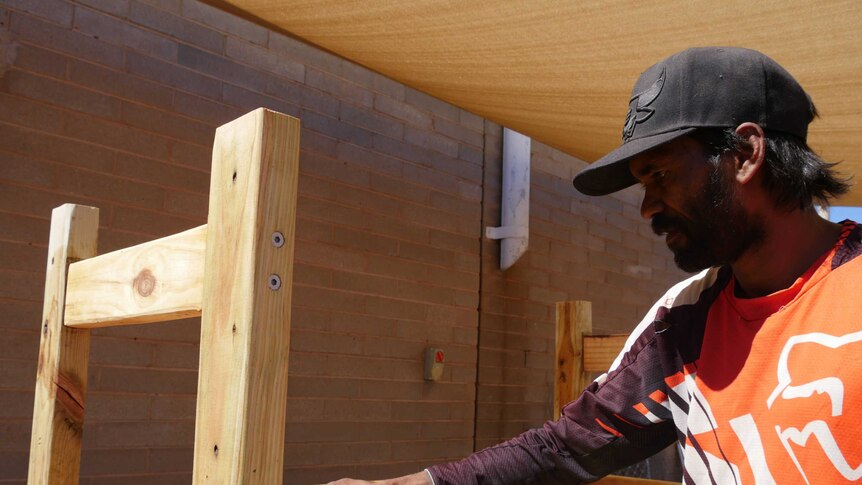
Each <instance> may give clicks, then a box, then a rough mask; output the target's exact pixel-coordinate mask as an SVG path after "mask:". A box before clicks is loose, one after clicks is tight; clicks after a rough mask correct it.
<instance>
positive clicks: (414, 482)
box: [327, 471, 433, 485]
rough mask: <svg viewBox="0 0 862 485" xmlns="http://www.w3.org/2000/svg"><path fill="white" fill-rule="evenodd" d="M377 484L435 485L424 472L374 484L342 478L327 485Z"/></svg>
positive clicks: (378, 481)
mask: <svg viewBox="0 0 862 485" xmlns="http://www.w3.org/2000/svg"><path fill="white" fill-rule="evenodd" d="M375 483H376V484H379V485H433V484H432V482H431V477H430V476H428V473H427V472H424V471H421V472H419V473H414V474H413V475H405V476H403V477H398V478H390V479H389V480H376V481H373V482H367V481H365V480H353V479H350V478H342V479H341V480H338V481H337V482H329V483H328V484H327V485H373V484H375Z"/></svg>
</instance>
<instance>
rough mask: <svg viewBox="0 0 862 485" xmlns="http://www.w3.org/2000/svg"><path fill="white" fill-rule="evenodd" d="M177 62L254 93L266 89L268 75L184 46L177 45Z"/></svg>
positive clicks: (218, 56)
mask: <svg viewBox="0 0 862 485" xmlns="http://www.w3.org/2000/svg"><path fill="white" fill-rule="evenodd" d="M177 62H178V63H179V64H180V65H181V66H185V67H187V68H189V69H192V70H193V71H196V72H200V73H203V74H206V75H209V76H212V77H214V78H216V79H220V80H222V81H225V82H229V83H232V84H235V85H238V86H242V87H244V88H247V89H250V90H252V91H255V92H263V91H264V90H265V89H266V78H267V76H268V74H266V73H264V72H261V71H258V70H256V69H252V68H250V67H247V66H244V65H242V64H239V63H236V62H233V61H231V60H228V59H225V58H224V57H221V56H220V55H216V54H212V53H210V52H207V51H204V50H201V49H197V48H195V47H191V46H188V45H186V44H180V45H179V48H178V50H177Z"/></svg>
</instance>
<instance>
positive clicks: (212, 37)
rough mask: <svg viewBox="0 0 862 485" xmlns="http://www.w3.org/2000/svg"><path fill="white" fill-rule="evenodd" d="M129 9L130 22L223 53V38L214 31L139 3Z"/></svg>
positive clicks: (133, 4)
mask: <svg viewBox="0 0 862 485" xmlns="http://www.w3.org/2000/svg"><path fill="white" fill-rule="evenodd" d="M131 7H132V8H131V10H130V12H129V20H131V21H132V22H135V23H137V24H139V25H143V26H145V27H148V28H150V29H153V30H155V31H157V32H161V33H163V34H167V35H170V36H172V37H176V38H177V39H179V40H182V41H184V42H189V43H191V44H192V45H196V46H198V47H202V48H204V49H207V50H209V51H212V52H217V53H221V52H224V44H225V36H224V35H223V34H221V33H219V32H216V31H215V30H212V29H209V28H206V27H204V26H202V25H200V24H198V23H196V22H192V21H189V20H186V19H184V18H182V17H179V16H177V15H174V14H173V13H171V12H168V11H166V10H161V9H159V8H156V7H153V6H150V5H145V4H143V3H140V2H134V3H132V4H131Z"/></svg>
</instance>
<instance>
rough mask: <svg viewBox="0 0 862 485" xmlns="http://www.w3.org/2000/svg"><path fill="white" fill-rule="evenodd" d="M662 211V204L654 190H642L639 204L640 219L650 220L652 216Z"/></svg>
mask: <svg viewBox="0 0 862 485" xmlns="http://www.w3.org/2000/svg"><path fill="white" fill-rule="evenodd" d="M663 209H664V204H663V203H662V201H661V198H660V197H658V195H657V194H656V192H655V190H652V189H650V188H644V198H643V201H642V202H641V217H643V218H644V219H647V220H649V219H652V218H653V216H655V215H656V214H658V213H660V212H661V211H662V210H663Z"/></svg>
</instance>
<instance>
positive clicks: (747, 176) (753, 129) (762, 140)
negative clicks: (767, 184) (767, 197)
mask: <svg viewBox="0 0 862 485" xmlns="http://www.w3.org/2000/svg"><path fill="white" fill-rule="evenodd" d="M736 134H737V135H739V136H740V137H741V138H742V139H744V140H745V141H746V145H747V146H745V147H743V148H742V150H740V151H739V152H738V153H737V158H736V180H737V182H739V183H741V184H747V183H748V182H749V181H750V180H751V179H753V178H754V176H755V175H756V174H757V173H758V172H760V170H761V168H763V164H764V163H765V160H766V136H765V135H764V134H763V128H761V127H760V125H758V124H757V123H751V122H745V123H743V124H741V125H739V126H737V127H736Z"/></svg>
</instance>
